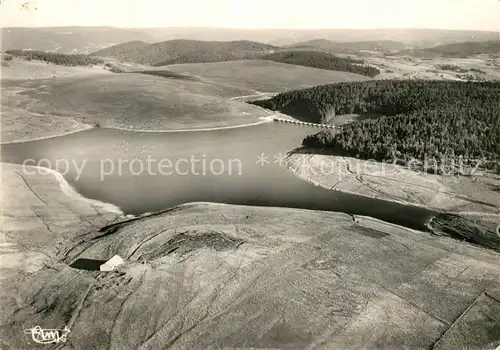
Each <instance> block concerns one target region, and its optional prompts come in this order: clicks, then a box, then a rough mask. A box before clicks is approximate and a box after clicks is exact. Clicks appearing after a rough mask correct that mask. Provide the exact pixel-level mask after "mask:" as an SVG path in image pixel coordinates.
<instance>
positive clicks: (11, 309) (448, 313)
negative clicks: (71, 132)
mask: <svg viewBox="0 0 500 350" xmlns="http://www.w3.org/2000/svg"><path fill="white" fill-rule="evenodd" d="M21 170H22V169H21V167H20V166H14V165H8V164H3V174H4V179H5V180H4V181H5V183H6V184H7V186H4V188H6V189H8V191H9V193H8V195H6V196H4V197H3V198H4V202H3V203H2V206H3V208H4V212H3V218H4V220H5V221H4V225H5V227H4V235H5V239H4V241H3V246H2V260H3V267H2V278H3V279H2V289H1V290H0V293H1V302H2V314H1V320H0V324H1V326H0V339H1V342H2V349H21V348H27V347H29V346H30V345H29V343H28V342H29V341H30V336H29V335H27V334H23V330H24V329H29V328H32V327H35V326H37V325H39V326H40V327H42V328H63V327H64V326H67V327H68V328H69V329H70V330H71V332H70V333H69V334H68V336H67V342H66V343H65V344H64V345H65V346H64V348H74V349H88V348H97V349H100V348H110V349H138V348H141V349H155V348H158V347H162V346H163V347H165V346H167V347H168V348H171V349H207V348H232V349H234V348H246V349H249V348H276V349H278V348H279V349H296V348H322V349H332V348H343V349H359V348H374V347H377V348H398V349H401V348H428V347H431V346H432V345H433V344H436V347H435V348H437V349H449V348H450V347H452V348H457V347H459V348H461V347H469V348H484V349H492V348H494V347H495V346H497V345H500V338H499V337H498V333H497V331H496V330H497V329H498V327H499V325H500V318H499V316H500V312H499V311H500V270H499V269H498V265H499V264H500V254H496V253H494V252H491V251H487V250H485V249H481V248H477V247H473V246H470V245H468V244H464V243H461V242H458V241H455V240H452V239H449V238H443V237H432V236H430V235H429V234H427V233H423V232H418V231H413V230H410V229H406V228H403V227H399V226H396V225H392V224H388V223H384V222H381V221H378V220H374V219H371V218H366V217H358V218H356V222H357V223H354V222H353V218H352V217H351V216H349V215H347V214H341V213H330V212H318V211H304V210H295V209H280V208H259V207H246V206H228V205H218V204H209V203H197V204H196V203H195V204H187V205H183V206H180V207H177V208H173V209H171V210H167V211H165V212H163V213H158V214H154V215H151V216H148V217H144V218H139V219H132V220H125V221H121V222H120V223H117V224H115V225H113V224H112V225H111V226H107V227H104V228H102V229H100V230H98V229H97V227H99V226H101V225H103V224H105V223H106V222H107V221H110V220H114V219H116V218H117V217H118V216H119V215H120V213H119V211H117V210H116V208H113V207H108V206H100V207H97V204H96V203H90V202H88V201H87V200H85V199H83V198H81V197H75V196H74V193H73V194H71V192H69V191H67V190H65V191H61V190H60V188H61V187H60V185H61V184H63V185H64V182H63V180H62V179H61V178H60V177H58V176H55V175H54V174H53V173H51V174H48V175H47V176H39V175H36V176H30V175H27V174H24V176H23V177H21V176H20V175H19V173H21V174H23V173H22V172H21ZM29 170H33V168H30V169H29ZM24 173H26V171H25V172H24ZM63 188H65V187H64V186H63ZM13 191H16V194H15V195H14V193H13ZM115 254H119V255H120V256H122V257H123V258H124V259H125V260H126V263H125V265H122V266H121V267H119V269H118V270H117V271H115V272H99V271H92V270H82V269H77V268H72V267H70V266H68V264H70V265H71V264H72V263H74V262H75V261H77V260H78V259H98V260H106V259H109V258H110V257H112V256H113V255H115ZM31 342H32V341H31ZM31 344H33V343H31Z"/></svg>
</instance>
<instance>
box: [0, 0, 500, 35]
mask: <svg viewBox="0 0 500 350" xmlns="http://www.w3.org/2000/svg"><path fill="white" fill-rule="evenodd" d="M0 2H1V5H0V25H1V26H2V27H14V26H18V27H37V26H40V27H42V26H113V27H136V28H137V27H176V26H180V27H191V26H193V27H229V28H297V29H298V28H336V29H337V28H346V29H351V28H360V29H370V28H436V29H469V30H470V29H472V30H494V31H499V30H500V0H80V1H78V0H31V1H28V2H26V1H25V0H0Z"/></svg>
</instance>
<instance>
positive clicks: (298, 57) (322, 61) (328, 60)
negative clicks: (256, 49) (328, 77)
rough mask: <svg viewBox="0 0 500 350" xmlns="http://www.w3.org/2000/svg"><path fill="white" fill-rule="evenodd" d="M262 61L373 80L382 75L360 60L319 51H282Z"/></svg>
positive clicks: (265, 57)
mask: <svg viewBox="0 0 500 350" xmlns="http://www.w3.org/2000/svg"><path fill="white" fill-rule="evenodd" d="M260 59H263V60H268V61H275V62H281V63H288V64H294V65H297V66H305V67H313V68H319V69H328V70H336V71H342V72H351V73H357V74H362V75H367V76H369V77H372V78H373V77H375V76H377V75H379V74H380V71H379V70H378V69H377V68H375V67H371V66H368V65H364V64H359V63H360V61H359V60H352V59H349V58H341V57H336V56H333V55H331V54H329V53H324V52H317V51H282V52H275V53H272V54H269V55H265V56H263V57H261V58H260Z"/></svg>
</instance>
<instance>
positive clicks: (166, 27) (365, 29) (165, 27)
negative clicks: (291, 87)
mask: <svg viewBox="0 0 500 350" xmlns="http://www.w3.org/2000/svg"><path fill="white" fill-rule="evenodd" d="M0 28H1V29H10V28H32V29H34V28H114V29H181V28H182V29H226V30H243V31H259V30H277V31H293V30H297V31H314V30H346V31H356V30H358V31H370V30H442V31H450V32H460V31H462V32H491V33H499V34H500V29H498V30H493V29H490V30H486V29H449V28H411V27H393V28H390V27H376V28H272V27H261V28H241V27H213V26H151V27H120V26H109V25H59V26H58V25H55V26H9V27H4V26H2V25H0ZM499 40H500V37H499Z"/></svg>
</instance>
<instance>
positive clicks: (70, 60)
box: [5, 50, 104, 66]
mask: <svg viewBox="0 0 500 350" xmlns="http://www.w3.org/2000/svg"><path fill="white" fill-rule="evenodd" d="M5 52H6V53H7V54H9V55H12V56H17V57H24V58H25V59H26V60H28V61H29V60H39V61H45V62H50V63H54V64H57V65H62V66H90V65H98V64H103V63H104V60H102V59H100V58H96V57H92V56H89V55H84V54H62V53H56V52H45V51H34V50H7V51H5Z"/></svg>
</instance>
